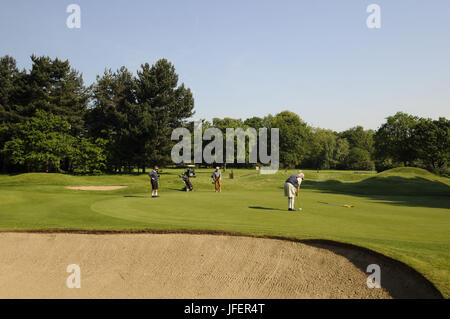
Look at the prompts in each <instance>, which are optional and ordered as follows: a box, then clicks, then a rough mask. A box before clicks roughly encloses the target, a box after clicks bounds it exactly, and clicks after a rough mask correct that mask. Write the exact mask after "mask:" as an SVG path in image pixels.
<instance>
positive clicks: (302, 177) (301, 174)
mask: <svg viewBox="0 0 450 319" xmlns="http://www.w3.org/2000/svg"><path fill="white" fill-rule="evenodd" d="M298 175H299V176H300V178H301V179H304V178H305V174H303V173H302V172H301V171H300V173H299V174H298Z"/></svg>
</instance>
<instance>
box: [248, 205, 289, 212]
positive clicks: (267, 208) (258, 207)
mask: <svg viewBox="0 0 450 319" xmlns="http://www.w3.org/2000/svg"><path fill="white" fill-rule="evenodd" d="M248 208H251V209H259V210H271V211H279V212H284V211H286V210H282V209H279V208H271V207H261V206H248Z"/></svg>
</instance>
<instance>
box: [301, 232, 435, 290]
mask: <svg viewBox="0 0 450 319" xmlns="http://www.w3.org/2000/svg"><path fill="white" fill-rule="evenodd" d="M300 242H302V243H304V244H306V245H309V246H312V247H316V248H321V249H326V250H329V251H331V252H333V253H335V254H337V255H340V256H342V257H344V258H346V259H347V260H349V261H350V262H351V263H352V264H353V265H355V266H356V267H357V268H358V269H360V270H361V271H362V272H364V273H367V276H369V275H370V274H371V273H372V272H373V270H372V271H371V272H369V273H368V272H367V266H369V265H372V264H375V265H378V266H380V273H381V287H382V288H384V289H386V290H387V291H388V292H389V294H390V295H391V296H392V297H393V298H400V299H442V298H443V296H442V294H441V293H440V292H439V290H438V289H437V288H436V287H435V286H434V285H433V284H432V283H431V282H430V281H429V280H427V279H426V278H425V277H424V276H423V275H422V274H421V273H419V272H418V271H416V270H415V269H413V268H411V267H409V266H408V265H406V264H404V263H402V262H400V261H397V260H395V259H392V258H389V257H387V256H384V255H382V254H379V253H377V252H375V251H373V250H370V249H367V248H363V247H359V246H355V245H351V244H345V243H338V242H333V241H329V240H321V239H305V240H301V241H300ZM361 289H369V288H367V286H366V283H365V282H364V283H362V284H361Z"/></svg>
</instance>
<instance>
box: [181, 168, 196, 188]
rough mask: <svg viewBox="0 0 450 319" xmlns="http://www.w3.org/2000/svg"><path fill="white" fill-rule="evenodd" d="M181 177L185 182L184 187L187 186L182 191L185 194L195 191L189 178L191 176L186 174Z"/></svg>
mask: <svg viewBox="0 0 450 319" xmlns="http://www.w3.org/2000/svg"><path fill="white" fill-rule="evenodd" d="M180 177H181V179H182V180H183V182H184V185H185V186H184V187H183V189H182V190H183V191H185V192H189V191H193V190H194V185H192V183H191V179H190V178H189V176H188V175H187V174H186V173H184V174H183V175H180Z"/></svg>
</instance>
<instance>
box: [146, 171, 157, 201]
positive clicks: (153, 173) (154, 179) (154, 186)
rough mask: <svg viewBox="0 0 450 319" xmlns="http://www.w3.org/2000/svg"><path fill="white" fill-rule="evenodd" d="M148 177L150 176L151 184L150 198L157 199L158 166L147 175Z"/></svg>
mask: <svg viewBox="0 0 450 319" xmlns="http://www.w3.org/2000/svg"><path fill="white" fill-rule="evenodd" d="M148 176H150V183H151V184H152V197H159V196H158V178H159V176H158V166H155V168H154V169H153V171H151V172H150V173H148Z"/></svg>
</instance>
